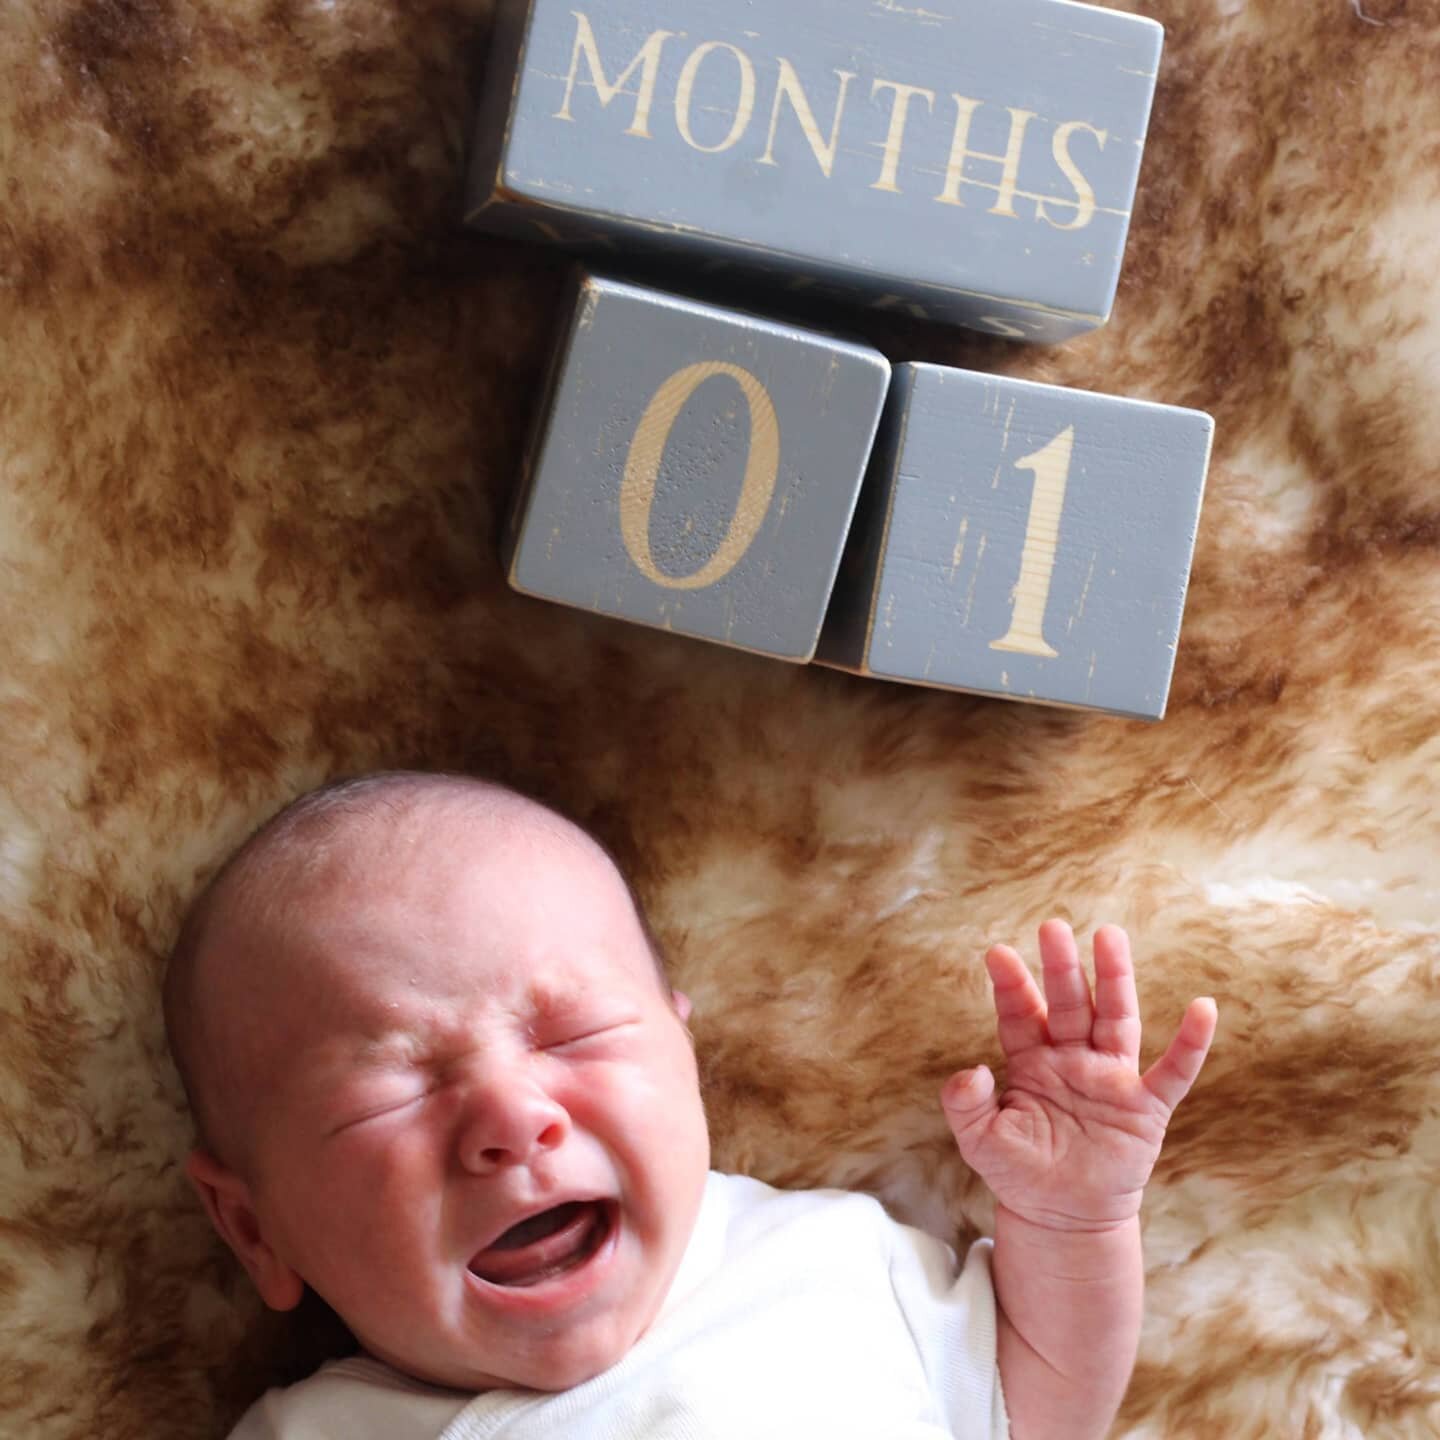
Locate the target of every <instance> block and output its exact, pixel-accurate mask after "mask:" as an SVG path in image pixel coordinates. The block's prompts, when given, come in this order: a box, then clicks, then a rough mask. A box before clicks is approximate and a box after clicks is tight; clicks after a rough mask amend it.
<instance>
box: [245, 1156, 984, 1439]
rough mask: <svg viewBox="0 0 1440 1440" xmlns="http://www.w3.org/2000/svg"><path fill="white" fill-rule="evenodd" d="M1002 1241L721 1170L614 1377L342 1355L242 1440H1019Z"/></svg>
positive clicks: (254, 1422)
mask: <svg viewBox="0 0 1440 1440" xmlns="http://www.w3.org/2000/svg"><path fill="white" fill-rule="evenodd" d="M993 1248H994V1247H993V1242H992V1241H990V1240H977V1241H976V1242H975V1243H974V1244H973V1245H972V1246H971V1247H970V1250H969V1253H968V1254H967V1256H966V1258H965V1264H964V1267H963V1269H961V1270H960V1272H959V1274H958V1276H957V1273H956V1261H955V1255H954V1252H953V1251H951V1249H950V1248H949V1246H947V1245H943V1244H942V1243H941V1242H940V1241H938V1240H935V1239H933V1238H932V1237H931V1236H929V1235H925V1234H922V1233H921V1232H920V1231H918V1230H914V1229H911V1228H910V1227H909V1226H907V1225H900V1224H897V1223H896V1222H895V1221H893V1220H891V1219H890V1218H889V1216H888V1215H886V1213H885V1212H884V1210H883V1209H881V1207H880V1205H879V1204H878V1203H877V1202H876V1201H874V1200H872V1199H870V1198H869V1197H868V1196H864V1195H852V1194H848V1193H846V1192H844V1191H838V1190H804V1191H790V1190H774V1189H772V1188H771V1187H770V1186H768V1185H764V1184H761V1182H760V1181H758V1180H749V1179H745V1178H743V1177H741V1176H736V1175H720V1174H717V1173H715V1172H713V1171H712V1172H711V1174H710V1177H709V1179H708V1180H707V1182H706V1186H705V1199H704V1203H703V1204H702V1206H701V1209H700V1216H699V1219H698V1220H697V1222H696V1226H695V1232H694V1234H693V1235H692V1236H691V1239H690V1244H689V1246H688V1248H687V1249H686V1252H685V1258H684V1260H683V1261H682V1263H681V1266H680V1269H679V1272H678V1273H677V1275H676V1277H675V1283H674V1284H673V1285H672V1287H671V1290H670V1294H669V1295H668V1296H667V1297H666V1300H665V1304H664V1306H663V1308H662V1309H661V1311H660V1314H659V1315H658V1316H657V1317H656V1320H655V1323H654V1324H653V1325H651V1327H650V1329H649V1330H648V1331H646V1333H645V1334H644V1335H643V1336H642V1337H641V1338H640V1340H639V1341H638V1342H637V1343H636V1344H635V1346H634V1347H633V1348H632V1349H631V1351H630V1352H629V1354H627V1355H626V1356H625V1357H624V1358H623V1359H621V1360H620V1361H618V1362H617V1363H616V1364H615V1365H613V1366H611V1368H610V1369H609V1370H606V1371H604V1372H602V1373H601V1374H599V1375H597V1376H595V1378H594V1379H592V1380H587V1381H586V1382H585V1383H584V1384H583V1385H577V1386H575V1387H574V1388H573V1389H571V1390H564V1391H560V1392H557V1393H553V1394H552V1393H544V1392H537V1391H533V1390H490V1391H486V1392H485V1393H483V1394H480V1395H466V1394H462V1393H460V1392H458V1391H454V1390H439V1389H435V1388H434V1387H432V1386H428V1385H424V1384H422V1383H420V1382H419V1381H415V1380H411V1379H408V1378H407V1377H405V1376H402V1375H399V1374H397V1373H396V1372H395V1371H394V1370H392V1369H390V1368H389V1367H387V1366H385V1365H382V1364H380V1363H379V1362H378V1361H375V1360H370V1359H365V1358H360V1357H357V1358H352V1359H348V1360H339V1361H336V1362H334V1363H332V1364H330V1365H327V1366H325V1367H323V1368H322V1369H321V1370H320V1371H319V1372H317V1373H316V1374H315V1375H312V1376H311V1377H310V1378H309V1379H308V1380H302V1381H301V1382H300V1384H298V1385H292V1386H290V1387H289V1388H288V1389H285V1390H271V1391H270V1392H269V1393H268V1394H266V1395H265V1396H263V1397H262V1398H261V1399H260V1400H258V1401H257V1402H256V1403H255V1404H254V1405H253V1406H252V1407H251V1408H250V1410H249V1411H248V1412H247V1413H246V1415H245V1416H244V1418H243V1419H242V1420H241V1421H240V1424H239V1426H238V1427H237V1428H236V1429H235V1430H234V1431H233V1432H232V1434H231V1440H280V1437H283V1440H322V1437H323V1440H491V1437H495V1440H811V1437H824V1440H837V1437H852V1436H853V1437H855V1440H862V1437H863V1440H940V1437H944V1436H951V1437H956V1440H1008V1436H1009V1422H1008V1420H1007V1417H1006V1412H1005V1403H1004V1398H1003V1396H1002V1393H1001V1388H1000V1375H999V1371H998V1369H997V1368H996V1354H995V1294H994V1290H993V1287H992V1284H991V1278H990V1254H991V1251H992V1249H993Z"/></svg>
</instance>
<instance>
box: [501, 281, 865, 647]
mask: <svg viewBox="0 0 1440 1440" xmlns="http://www.w3.org/2000/svg"><path fill="white" fill-rule="evenodd" d="M889 381H890V366H889V363H888V362H887V361H886V359H885V357H884V356H883V355H881V354H880V352H879V351H878V350H872V349H870V348H869V347H868V346H863V345H857V344H852V343H850V342H849V341H846V340H841V339H837V338H834V337H831V336H828V335H821V334H817V333H815V332H813V331H808V330H800V329H797V328H795V327H794V326H790V325H782V324H777V323H774V322H771V321H768V320H764V319H759V318H756V317H753V316H748V315H743V314H741V313H739V312H737V311H733V310H724V309H718V308H716V307H714V306H710V305H702V304H699V303H697V302H695V301H692V300H686V299H682V298H680V297H678V296H674V295H667V294H664V293H662V292H660V291H657V290H651V289H647V288H642V287H640V286H636V285H630V284H626V283H623V282H620V281H615V280H611V279H607V278H604V277H600V276H594V275H589V274H585V273H583V272H582V273H581V274H580V275H579V276H578V277H577V295H576V302H575V306H574V310H573V312H572V316H571V319H570V322H569V326H568V330H567V334H566V336H565V338H564V340H563V342H562V350H561V352H560V354H559V358H558V360H557V363H556V365H555V367H554V371H553V375H552V378H551V380H550V382H549V384H548V387H547V390H548V393H547V396H546V399H545V401H544V409H543V412H542V420H541V422H540V425H539V428H538V431H537V434H536V438H535V441H534V442H533V445H532V454H533V460H532V462H531V463H530V464H529V466H528V476H527V479H526V481H525V483H524V486H523V488H522V491H521V493H520V495H519V496H518V498H517V501H516V505H515V507H514V510H513V512H512V516H511V524H510V528H509V533H508V535H507V539H506V554H505V565H506V570H507V573H508V575H509V579H510V583H511V584H512V585H513V586H515V588H516V589H518V590H523V591H525V592H526V593H527V594H530V595H538V596H542V597H543V598H545V599H547V600H558V601H560V602H561V603H563V604H567V605H580V606H584V607H586V608H588V609H592V610H598V611H601V612H603V613H605V614H609V615H617V616H620V617H621V618H622V619H625V620H633V621H636V622H638V623H639V624H642V625H656V626H662V627H664V628H665V629H667V630H675V631H677V632H679V633H681V634H685V635H694V636H697V637H699V638H701V639H705V640H716V641H720V642H722V643H724V644H728V645H735V646H738V647H740V648H742V649H746V650H755V651H760V652H762V653H764V654H767V655H773V656H776V657H778V658H781V659H786V660H795V661H805V660H808V659H810V657H811V656H812V655H813V654H814V650H815V643H816V640H817V638H818V636H819V633H820V625H821V621H822V619H823V618H824V614H825V606H826V602H827V600H828V599H829V595H830V588H831V586H832V585H833V583H834V580H835V572H836V569H837V568H838V566H839V563H840V555H841V553H842V551H843V549H844V544H845V537H846V534H847V532H848V530H849V528H850V519H851V516H852V514H853V513H854V509H855V502H856V497H857V496H858V494H859V490H860V482H861V479H862V478H863V476H864V474H865V465H866V461H867V460H868V458H869V455H870V448H871V445H872V443H873V441H874V438H875V429H876V426H877V425H878V423H879V419H880V412H881V409H882V407H883V404H884V400H885V392H886V387H887V386H888V384H889Z"/></svg>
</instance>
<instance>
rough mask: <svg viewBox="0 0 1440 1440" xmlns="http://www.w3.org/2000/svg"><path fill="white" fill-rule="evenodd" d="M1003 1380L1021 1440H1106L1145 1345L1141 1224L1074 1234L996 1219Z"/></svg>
mask: <svg viewBox="0 0 1440 1440" xmlns="http://www.w3.org/2000/svg"><path fill="white" fill-rule="evenodd" d="M991 1272H992V1274H993V1275H994V1277H995V1298H996V1300H997V1301H998V1303H999V1311H1000V1313H999V1315H998V1316H997V1320H996V1324H997V1335H996V1344H997V1349H998V1354H999V1364H1000V1383H1001V1385H1002V1386H1003V1387H1004V1390H1005V1404H1006V1408H1007V1409H1008V1411H1009V1413H1010V1433H1011V1435H1012V1436H1014V1437H1015V1440H1030V1437H1033V1436H1044V1437H1047V1440H1049V1437H1055V1440H1059V1437H1062V1436H1064V1437H1070V1436H1075V1437H1077V1440H1078V1437H1080V1436H1085V1437H1087V1440H1088V1437H1092V1436H1093V1437H1096V1440H1098V1437H1100V1436H1103V1435H1105V1434H1106V1433H1107V1432H1108V1431H1109V1429H1110V1424H1111V1421H1113V1420H1114V1418H1115V1412H1116V1411H1117V1410H1118V1409H1119V1408H1120V1401H1121V1400H1122V1399H1123V1398H1124V1395H1125V1388H1126V1386H1127V1385H1128V1384H1129V1383H1130V1372H1131V1370H1132V1368H1133V1367H1134V1364H1135V1351H1136V1348H1137V1347H1138V1345H1139V1343H1140V1317H1141V1313H1142V1311H1143V1309H1144V1294H1145V1270H1144V1266H1143V1263H1142V1259H1141V1253H1140V1222H1139V1220H1138V1219H1135V1220H1127V1221H1125V1222H1124V1223H1123V1224H1122V1225H1120V1226H1118V1227H1117V1228H1115V1229H1113V1230H1104V1231H1097V1232H1095V1233H1093V1234H1086V1233H1084V1232H1079V1233H1076V1234H1071V1235H1066V1234H1063V1233H1060V1232H1057V1231H1054V1230H1050V1229H1047V1228H1046V1227H1045V1226H1042V1225H1036V1224H1034V1223H1033V1222H1031V1221H1029V1220H1026V1219H1024V1218H1022V1217H1021V1216H1019V1215H1016V1214H1014V1213H1013V1212H1012V1211H1010V1210H1007V1209H1006V1208H1005V1207H1004V1206H1003V1205H1002V1206H1000V1207H999V1208H998V1209H997V1211H996V1215H995V1251H994V1254H993V1256H992V1257H991Z"/></svg>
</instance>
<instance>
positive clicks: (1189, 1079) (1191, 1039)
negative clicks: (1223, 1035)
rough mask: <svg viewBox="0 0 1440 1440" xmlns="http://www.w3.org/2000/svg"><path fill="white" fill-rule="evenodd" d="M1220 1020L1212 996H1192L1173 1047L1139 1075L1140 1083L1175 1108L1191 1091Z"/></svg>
mask: <svg viewBox="0 0 1440 1440" xmlns="http://www.w3.org/2000/svg"><path fill="white" fill-rule="evenodd" d="M1218 1020H1219V1011H1218V1009H1217V1007H1216V1005H1215V1002H1214V1001H1213V1000H1212V999H1210V998H1209V996H1205V997H1204V998H1202V999H1199V1000H1192V1001H1191V1002H1190V1004H1189V1006H1188V1007H1187V1008H1186V1011H1185V1014H1184V1016H1183V1018H1182V1019H1181V1021H1180V1029H1179V1030H1178V1031H1177V1032H1176V1035H1175V1038H1174V1039H1173V1040H1172V1041H1171V1042H1170V1048H1169V1049H1168V1050H1167V1051H1166V1052H1165V1053H1164V1054H1163V1055H1162V1056H1161V1057H1160V1058H1159V1059H1158V1060H1157V1061H1156V1062H1155V1063H1154V1064H1153V1065H1152V1066H1151V1067H1150V1068H1149V1069H1148V1070H1147V1071H1146V1072H1145V1073H1144V1075H1142V1076H1141V1077H1140V1081H1141V1084H1143V1085H1144V1086H1145V1088H1146V1089H1147V1090H1148V1091H1149V1092H1150V1093H1151V1094H1152V1095H1154V1096H1155V1098H1156V1099H1157V1100H1160V1101H1162V1102H1163V1103H1164V1105H1165V1107H1166V1108H1167V1109H1168V1110H1171V1111H1173V1110H1174V1109H1175V1107H1176V1106H1177V1105H1178V1104H1179V1103H1180V1102H1181V1101H1182V1100H1183V1099H1184V1098H1185V1096H1186V1095H1187V1094H1189V1092H1190V1087H1191V1086H1192V1085H1193V1084H1194V1083H1195V1077H1196V1076H1197V1075H1199V1073H1200V1067H1201V1066H1202V1065H1203V1064H1204V1063H1205V1056H1206V1055H1207V1054H1208V1053H1209V1051H1210V1042H1211V1041H1212V1040H1213V1039H1214V1038H1215V1027H1216V1024H1217V1023H1218Z"/></svg>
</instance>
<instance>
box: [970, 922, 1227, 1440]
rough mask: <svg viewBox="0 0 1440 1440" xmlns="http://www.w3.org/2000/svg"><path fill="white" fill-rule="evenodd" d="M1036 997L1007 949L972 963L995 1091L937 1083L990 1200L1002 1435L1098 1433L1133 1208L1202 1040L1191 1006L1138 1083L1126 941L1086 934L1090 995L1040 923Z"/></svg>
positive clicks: (1062, 944)
mask: <svg viewBox="0 0 1440 1440" xmlns="http://www.w3.org/2000/svg"><path fill="white" fill-rule="evenodd" d="M1040 953H1041V959H1042V963H1043V966H1044V977H1045V997H1044V998H1042V997H1041V995H1040V992H1039V990H1037V989H1036V986H1035V982H1034V980H1033V979H1032V978H1031V975H1030V972H1029V971H1028V970H1027V969H1026V968H1025V963H1024V961H1022V960H1021V959H1020V957H1019V955H1017V954H1016V953H1015V952H1014V951H1013V950H1011V949H1010V948H1009V947H1008V946H1004V945H996V946H994V947H993V948H992V949H991V950H990V952H989V953H988V954H987V955H986V957H985V963H986V967H987V969H988V970H989V972H990V978H991V982H992V984H993V987H994V991H995V1008H996V1013H997V1016H998V1021H999V1031H1000V1045H1001V1048H1002V1050H1004V1052H1005V1056H1006V1060H1007V1076H1006V1081H1007V1083H1006V1089H1005V1091H1004V1093H1003V1095H997V1093H996V1089H995V1080H994V1076H993V1075H992V1074H991V1073H990V1071H989V1069H988V1068H987V1067H986V1066H983V1065H982V1066H980V1067H979V1068H978V1069H976V1070H971V1071H962V1072H961V1073H959V1074H957V1075H954V1076H952V1077H951V1078H950V1080H949V1081H948V1082H947V1083H946V1086H945V1090H944V1092H943V1095H942V1103H943V1105H944V1108H945V1113H946V1118H947V1119H948V1120H949V1122H950V1127H951V1129H952V1131H953V1132H954V1134H955V1139H956V1142H957V1144H958V1145H959V1147H960V1153H961V1155H962V1156H963V1157H964V1159H965V1161H966V1163H967V1164H969V1165H970V1166H971V1167H972V1169H974V1170H975V1171H976V1172H977V1173H978V1174H979V1175H980V1176H981V1178H982V1179H983V1180H984V1181H985V1182H986V1184H988V1185H989V1186H990V1188H991V1190H992V1191H994V1193H995V1197H996V1201H997V1207H996V1218H995V1250H994V1254H993V1256H992V1258H991V1267H992V1273H993V1275H994V1280H995V1295H996V1300H997V1302H998V1306H999V1310H1000V1315H999V1319H998V1336H997V1345H998V1363H999V1367H1000V1379H1001V1384H1002V1385H1003V1387H1004V1390H1005V1403H1006V1408H1007V1410H1008V1411H1009V1415H1010V1424H1011V1434H1012V1435H1013V1436H1014V1437H1015V1440H1072V1437H1073V1440H1099V1437H1101V1436H1103V1435H1105V1433H1106V1432H1107V1431H1108V1430H1109V1428H1110V1425H1111V1422H1112V1421H1113V1420H1114V1418H1115V1413H1116V1411H1117V1410H1118V1409H1119V1407H1120V1401H1121V1400H1122V1398H1123V1397H1124V1394H1125V1388H1126V1386H1127V1385H1128V1383H1129V1380H1130V1372H1131V1368H1132V1367H1133V1365H1134V1362H1135V1351H1136V1347H1137V1345H1138V1343H1139V1336H1140V1320H1141V1314H1142V1310H1143V1296H1144V1287H1145V1276H1144V1267H1143V1263H1142V1255H1141V1247H1140V1220H1139V1214H1140V1200H1141V1196H1142V1194H1143V1193H1144V1187H1145V1182H1146V1181H1147V1180H1148V1179H1149V1178H1150V1171H1151V1170H1152V1169H1153V1167H1154V1164H1155V1159H1156V1156H1157V1155H1158V1154H1159V1153H1160V1144H1161V1141H1162V1140H1163V1139H1164V1135H1165V1127H1166V1125H1167V1123H1168V1122H1169V1119H1170V1115H1171V1112H1172V1111H1173V1110H1174V1109H1175V1107H1176V1106H1177V1105H1178V1104H1179V1103H1180V1101H1181V1100H1182V1099H1183V1098H1184V1096H1185V1094H1186V1092H1187V1091H1188V1090H1189V1089H1190V1086H1191V1085H1192V1084H1193V1083H1194V1081H1195V1078H1196V1076H1197V1075H1199V1073H1200V1067H1201V1065H1202V1064H1203V1063H1204V1061H1205V1055H1206V1052H1207V1051H1208V1050H1209V1047H1210V1042H1211V1040H1212V1038H1213V1037H1214V1034H1215V1025H1216V1012H1215V1004H1214V1001H1212V1000H1195V1001H1192V1002H1191V1004H1190V1006H1189V1008H1188V1009H1187V1010H1186V1012H1185V1017H1184V1019H1183V1020H1182V1022H1181V1025H1180V1031H1179V1033H1178V1034H1177V1035H1176V1037H1175V1039H1174V1040H1173V1041H1172V1042H1171V1045H1170V1048H1169V1049H1168V1050H1167V1051H1166V1052H1165V1055H1164V1056H1163V1057H1162V1058H1161V1059H1160V1060H1158V1061H1157V1062H1156V1063H1155V1064H1154V1065H1153V1066H1151V1068H1150V1069H1149V1070H1147V1071H1146V1072H1145V1074H1144V1076H1143V1077H1142V1076H1141V1074H1140V1063H1139V1060H1140V1011H1139V1004H1138V1001H1137V999H1136V994H1135V974H1134V970H1133V968H1132V966H1131V962H1130V947H1129V942H1128V940H1127V938H1126V936H1125V932H1124V931H1123V930H1120V929H1118V928H1117V927H1115V926H1104V927H1102V928H1101V929H1100V930H1099V931H1098V932H1097V933H1096V935H1095V982H1096V983H1095V1000H1094V1002H1093V1004H1092V1002H1091V998H1090V986H1089V983H1088V982H1087V980H1086V978H1085V972H1084V971H1083V969H1081V967H1080V960H1079V955H1078V953H1077V951H1076V948H1075V937H1074V936H1073V935H1072V934H1071V932H1070V927H1069V926H1068V925H1066V924H1064V923H1063V922H1062V921H1058V920H1051V921H1049V922H1047V923H1046V924H1045V925H1043V926H1042V927H1041V930H1040Z"/></svg>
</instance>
